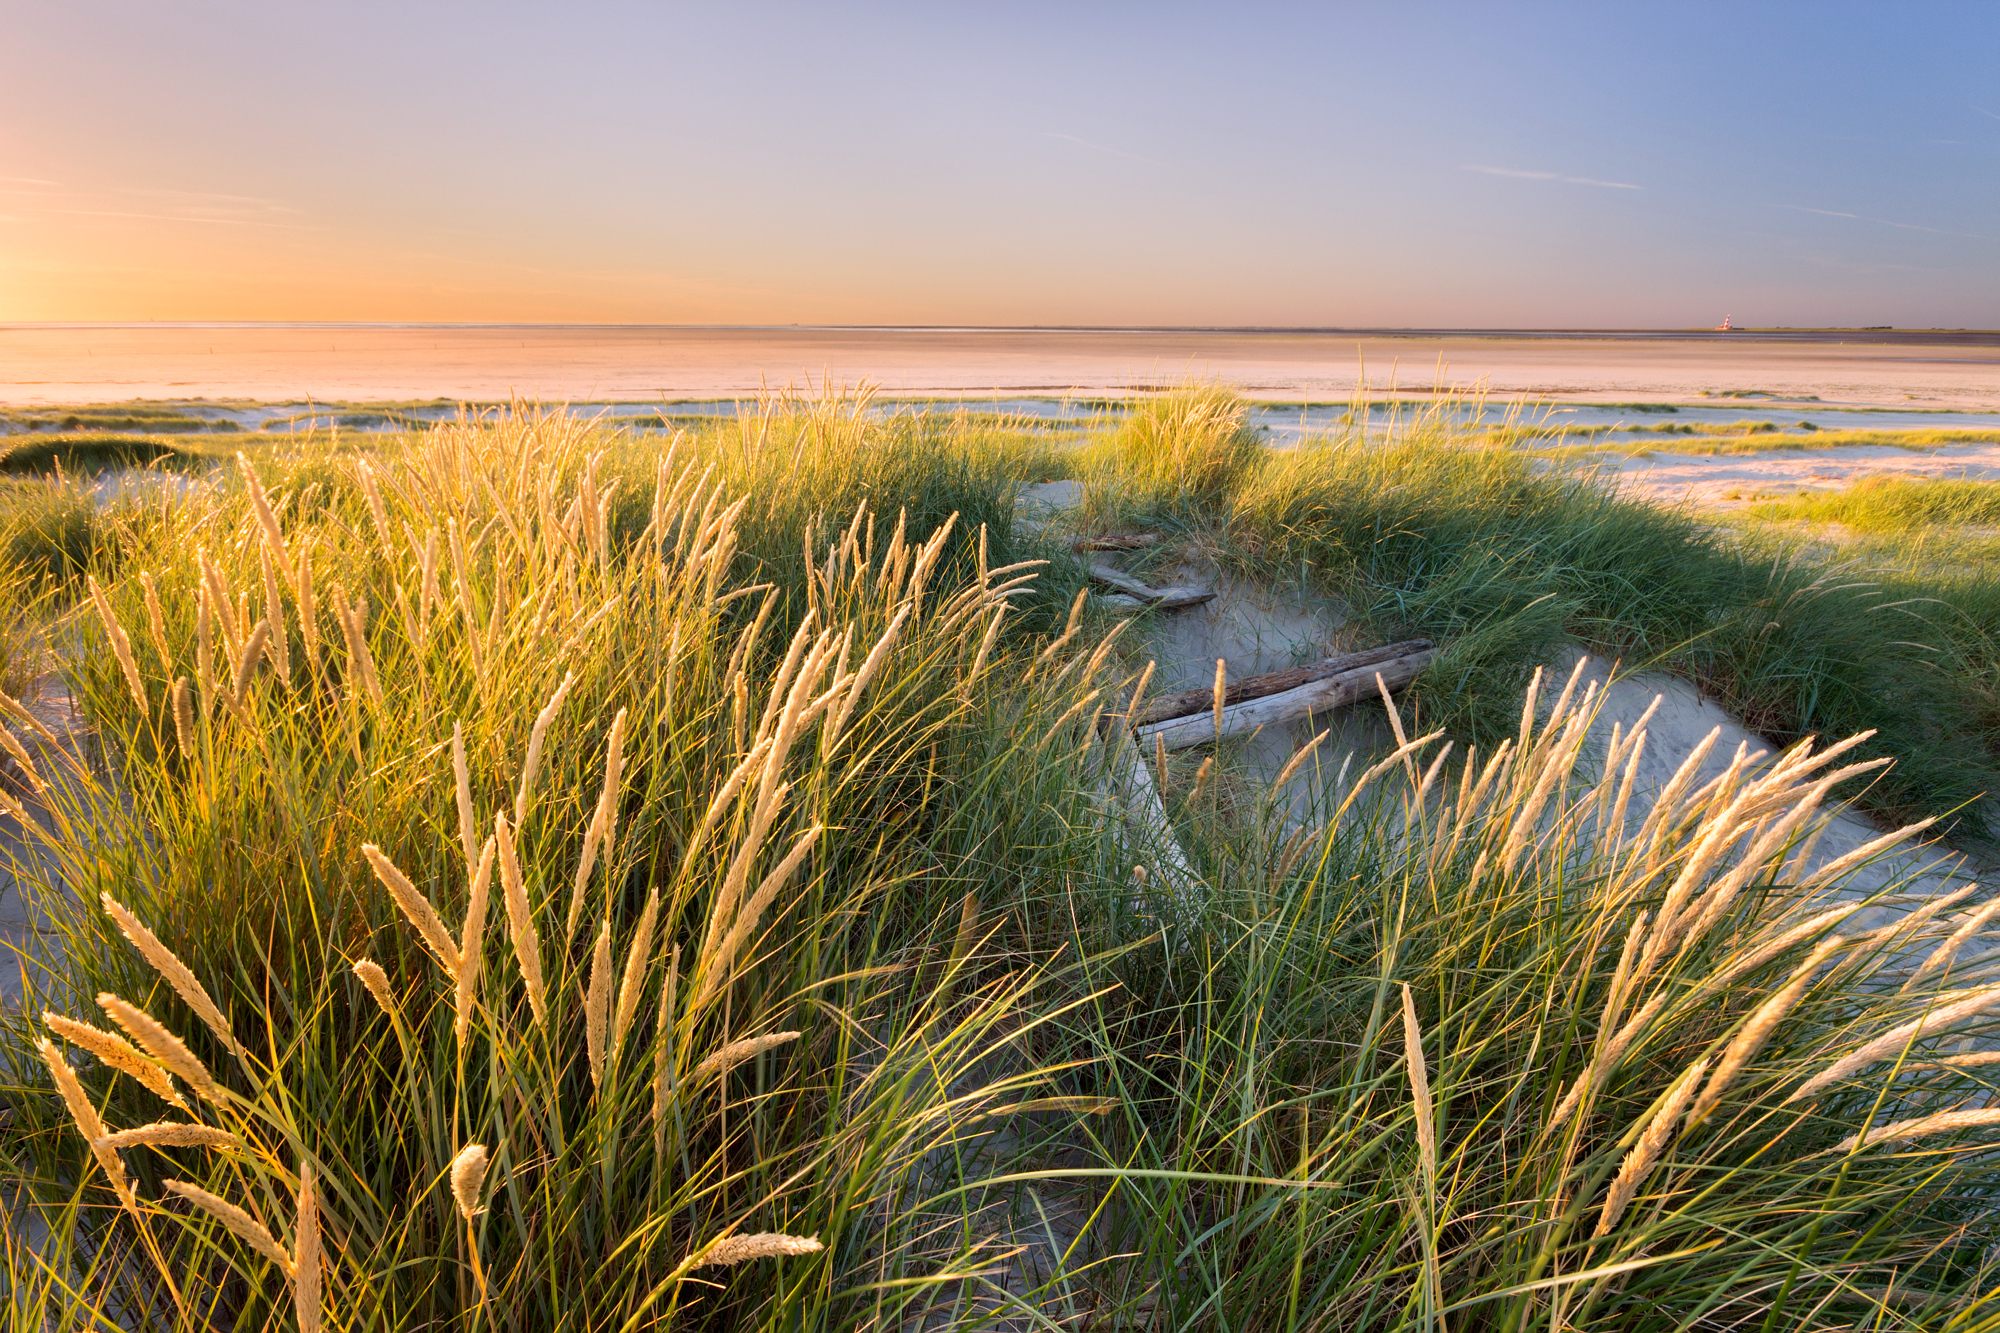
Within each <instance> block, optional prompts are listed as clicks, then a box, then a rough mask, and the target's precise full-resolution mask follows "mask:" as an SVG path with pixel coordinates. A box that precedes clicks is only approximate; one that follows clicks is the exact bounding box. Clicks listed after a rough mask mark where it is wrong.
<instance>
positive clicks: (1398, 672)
mask: <svg viewBox="0 0 2000 1333" xmlns="http://www.w3.org/2000/svg"><path fill="white" fill-rule="evenodd" d="M1435 656H1436V654H1435V653H1434V652H1433V651H1432V650H1431V649H1429V648H1425V649H1422V650H1421V651H1418V652H1413V653H1408V654H1406V655H1404V656H1402V657H1397V658H1393V659H1391V660H1389V661H1386V662H1380V663H1374V664H1371V665H1369V666H1364V667H1356V668H1355V669H1353V670H1351V671H1344V672H1342V673H1341V674H1339V675H1337V676H1328V677H1326V678H1325V679H1323V680H1316V681H1313V682H1312V683H1310V684H1307V685H1301V686H1299V687H1298V688H1297V689H1291V690H1285V691H1284V692H1282V693H1280V694H1267V695H1265V696H1264V697H1263V698H1261V699H1251V700H1249V701H1248V702H1246V703H1240V704H1236V705H1234V706H1232V707H1225V708H1224V709H1223V710H1222V718H1221V726H1220V727H1218V726H1217V725H1216V716H1215V714H1214V713H1213V712H1212V711H1211V712H1207V713H1191V714H1189V715H1187V716H1185V717H1176V718H1170V719H1168V720H1167V721H1165V722H1156V723H1154V724H1152V725H1151V726H1146V727H1139V728H1137V729H1135V731H1134V733H1133V734H1134V735H1135V736H1137V738H1138V739H1139V741H1140V742H1141V743H1142V744H1146V745H1150V744H1152V743H1153V738H1154V737H1155V736H1157V737H1159V738H1160V741H1161V743H1164V744H1165V745H1166V747H1167V748H1168V749H1169V750H1184V749H1186V748H1187V747H1188V746H1190V745H1200V744H1202V743H1203V742H1204V741H1212V740H1217V739H1219V738H1221V737H1224V736H1241V735H1245V734H1247V733H1249V732H1253V731H1256V730H1257V729H1258V728H1260V727H1270V726H1276V725H1278V724H1280V723H1284V722H1291V721H1294V720H1296V719H1298V718H1302V717H1305V716H1307V715H1309V714H1312V713H1323V712H1326V711H1328V710H1329V709H1334V708H1341V707H1344V706H1346V705H1347V704H1351V703H1356V702H1359V701H1360V700H1362V699H1371V698H1375V697H1377V696H1378V695H1379V693H1380V690H1381V688H1383V687H1386V688H1387V689H1388V690H1389V692H1390V693H1392V694H1393V693H1395V692H1396V691H1397V690H1400V689H1402V688H1403V687H1404V686H1405V685H1408V684H1409V683H1410V682H1411V681H1413V680H1415V679H1416V678H1417V673H1419V672H1421V671H1422V670H1423V669H1424V668H1425V667H1427V666H1429V665H1430V663H1431V659H1432V658H1433V657H1435ZM1378 680H1379V682H1380V684H1379V685H1378V683H1377V682H1378ZM1211 697H1212V696H1211Z"/></svg>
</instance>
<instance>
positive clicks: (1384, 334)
mask: <svg viewBox="0 0 2000 1333" xmlns="http://www.w3.org/2000/svg"><path fill="white" fill-rule="evenodd" d="M92 329H102V330H106V331H112V330H139V329H162V330H166V329H182V330H198V329H213V330H225V329H226V330H258V329H269V330H280V329H297V330H312V329H324V330H355V331H362V330H375V329H379V330H409V331H422V330H436V331H439V332H443V331H447V330H449V331H462V332H475V331H480V330H491V331H495V332H501V331H509V330H519V331H523V332H527V331H534V332H561V331H573V332H577V333H590V332H605V333H611V332H625V333H649V332H658V333H720V334H728V333H744V334H760V335H765V336H769V335H772V334H785V333H796V334H801V335H825V334H849V335H864V336H865V335H868V334H891V335H904V336H908V335H912V334H916V335H922V334H935V335H939V336H946V337H949V336H964V335H1007V334H1020V335H1027V336H1032V335H1037V334H1109V335H1114V336H1115V335H1145V334H1161V335H1169V336H1186V335H1221V336H1230V337H1276V338H1283V337H1310V338H1329V337H1354V338H1413V339H1438V338H1466V339H1487V338H1493V339H1503V340H1515V339H1533V340H1539V341H1549V340H1553V341H1579V342H1599V341H1606V342H1648V341H1660V342H1714V343H1739V342H1763V343H1769V342H1778V343H1787V342H1791V343H1835V344H1842V343H1845V344H1854V343H1882V344H1886V345H1894V344H1899V343H1900V344H1906V345H1907V344H1917V345H1923V344H1941V345H1969V346H1981V347H2000V329H1899V328H1866V327H1863V328H1780V327H1774V328H1747V327H1746V328H1733V329H1716V328H1699V329H1696V328H1688V329H1647V328H1609V329H1563V328H1554V329H1534V328H1422V327H1411V328H1392V327H1380V328H1376V327H1359V326H1357V327H1348V326H1344V325H1325V326H1320V325H1280V324H629V323H587V322H586V323H538V322H508V321H487V322H473V321H451V320H445V321H417V322H409V321H399V320H196V319H189V320H165V319H161V320H21V321H0V333H6V332H16V331H18V332H34V331H44V330H45V331H51V332H53V331H65V332H68V331H83V330H92Z"/></svg>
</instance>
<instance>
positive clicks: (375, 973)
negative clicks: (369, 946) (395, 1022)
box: [354, 958, 397, 1018]
mask: <svg viewBox="0 0 2000 1333" xmlns="http://www.w3.org/2000/svg"><path fill="white" fill-rule="evenodd" d="M354 975H355V976H357V977H360V978H361V984H362V985H364V986H366V987H367V988H368V993H369V994H370V995H372V996H374V997H375V1003H376V1004H378V1005H380V1006H381V1007H382V1012H383V1013H385V1014H387V1015H389V1017H391V1018H394V1017H396V1013H397V1005H396V996H395V994H394V992H392V991H391V990H390V989H389V974H388V973H386V972H384V971H383V970H382V965H381V964H380V963H378V962H376V961H375V960H374V959H372V958H363V959H362V960H360V961H359V962H357V963H356V964H355V965H354Z"/></svg>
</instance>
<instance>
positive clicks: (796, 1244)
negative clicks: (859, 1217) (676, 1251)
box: [695, 1231, 826, 1268]
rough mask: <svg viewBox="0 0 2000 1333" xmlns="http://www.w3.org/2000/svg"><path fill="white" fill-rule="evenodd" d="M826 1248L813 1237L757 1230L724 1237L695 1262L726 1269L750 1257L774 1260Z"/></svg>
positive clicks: (749, 1259)
mask: <svg viewBox="0 0 2000 1333" xmlns="http://www.w3.org/2000/svg"><path fill="white" fill-rule="evenodd" d="M825 1248H826V1247H825V1246H823V1245H821V1244H820V1243H819V1239H818V1237H816V1236H788V1235H786V1234H785V1233H784V1232H782V1231H760V1232H758V1233H757V1234H756V1235H753V1236H727V1237H724V1238H723V1239H722V1240H718V1241H716V1242H714V1243H713V1244H711V1245H710V1246H709V1247H708V1248H707V1249H705V1250H703V1251H702V1253H701V1258H700V1259H699V1260H698V1261H696V1263H695V1267H697V1268H726V1267H729V1266H730V1265H732V1264H744V1263H749V1262H750V1261H751V1260H752V1259H775V1258H779V1257H782V1256H786V1255H799V1254H818V1253H819V1252H820V1251H821V1250H823V1249H825Z"/></svg>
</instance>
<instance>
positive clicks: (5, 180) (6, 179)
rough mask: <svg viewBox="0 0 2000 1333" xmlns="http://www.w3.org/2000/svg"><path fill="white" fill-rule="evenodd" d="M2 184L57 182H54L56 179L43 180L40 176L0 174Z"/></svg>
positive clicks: (46, 183) (49, 183) (50, 183)
mask: <svg viewBox="0 0 2000 1333" xmlns="http://www.w3.org/2000/svg"><path fill="white" fill-rule="evenodd" d="M0 184H5V185H54V184H55V182H54V181H45V180H42V179H40V178H39V177H36V176H0Z"/></svg>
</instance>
